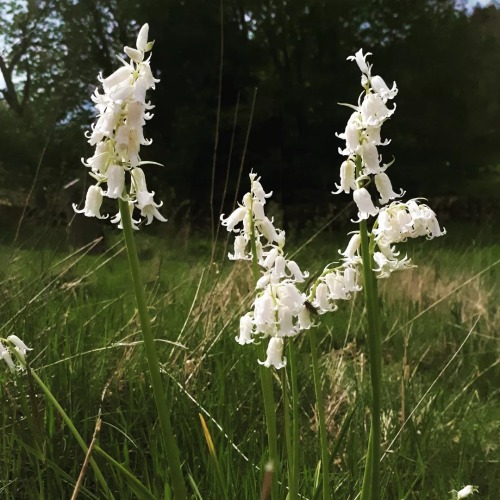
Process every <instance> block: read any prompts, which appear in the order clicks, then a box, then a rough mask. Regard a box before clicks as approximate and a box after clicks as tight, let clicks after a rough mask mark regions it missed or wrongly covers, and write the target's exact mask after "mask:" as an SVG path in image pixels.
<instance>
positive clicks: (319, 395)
mask: <svg viewBox="0 0 500 500" xmlns="http://www.w3.org/2000/svg"><path fill="white" fill-rule="evenodd" d="M307 335H308V337H309V343H310V344H311V361H312V370H313V379H314V393H315V396H316V405H317V410H318V422H319V438H320V445H321V470H322V473H323V474H322V476H323V500H329V499H330V471H329V469H330V456H329V454H328V440H327V435H326V423H325V410H324V406H323V391H322V390H321V377H320V373H319V362H318V345H317V342H316V332H315V330H314V329H311V330H309V331H308V332H307Z"/></svg>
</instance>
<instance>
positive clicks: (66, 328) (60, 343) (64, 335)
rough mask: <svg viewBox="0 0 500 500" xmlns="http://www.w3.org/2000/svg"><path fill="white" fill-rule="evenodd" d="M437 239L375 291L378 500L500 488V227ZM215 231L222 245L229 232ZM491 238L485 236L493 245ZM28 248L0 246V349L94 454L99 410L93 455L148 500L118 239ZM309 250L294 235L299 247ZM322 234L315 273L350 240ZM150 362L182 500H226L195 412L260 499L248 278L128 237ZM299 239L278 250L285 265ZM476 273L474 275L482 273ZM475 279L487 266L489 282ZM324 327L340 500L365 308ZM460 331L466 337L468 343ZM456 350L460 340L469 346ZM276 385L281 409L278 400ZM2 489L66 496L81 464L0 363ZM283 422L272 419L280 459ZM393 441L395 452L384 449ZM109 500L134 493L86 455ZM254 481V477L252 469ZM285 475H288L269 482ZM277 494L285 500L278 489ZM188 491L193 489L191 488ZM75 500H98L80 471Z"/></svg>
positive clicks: (348, 461) (233, 489) (163, 240)
mask: <svg viewBox="0 0 500 500" xmlns="http://www.w3.org/2000/svg"><path fill="white" fill-rule="evenodd" d="M448 231H449V235H448V236H446V237H445V238H441V239H439V240H435V241H431V242H425V241H419V242H412V244H411V245H410V244H409V245H408V248H407V251H408V253H409V255H411V256H412V257H413V259H414V262H415V263H416V264H418V266H419V267H418V268H417V269H414V270H412V271H407V272H404V273H401V274H398V275H393V276H392V277H391V278H390V279H389V280H385V281H384V282H383V283H381V287H380V290H381V303H380V307H381V311H382V316H383V324H384V335H383V339H384V341H383V361H384V363H383V377H384V382H383V404H382V408H383V426H382V427H383V432H382V443H383V452H386V453H385V455H384V458H383V461H382V471H383V476H382V477H383V484H382V491H383V497H384V498H388V499H402V498H408V499H412V498H419V499H426V498H429V499H435V498H439V499H441V498H451V494H450V493H449V492H450V490H452V489H460V488H461V487H462V486H464V485H465V484H474V485H477V486H478V487H479V494H478V495H477V498H491V499H493V498H495V495H496V493H495V492H498V491H499V490H500V478H499V475H498V474H497V473H496V472H497V471H498V461H499V459H500V454H499V448H498V433H499V431H500V429H499V427H500V424H499V422H500V410H499V405H498V387H499V383H498V382H499V378H498V375H499V371H498V364H497V363H498V354H497V353H498V341H499V337H498V324H499V319H500V309H499V306H498V304H500V292H499V290H498V282H499V274H500V266H498V265H496V266H494V267H491V268H490V269H488V270H486V269H487V268H488V266H491V265H492V264H493V263H494V262H497V261H498V260H499V259H500V245H499V244H498V243H495V241H498V232H497V233H496V234H495V233H494V232H492V231H484V230H483V231H480V230H479V229H478V228H474V227H465V226H462V227H449V228H448ZM223 236H224V237H225V235H223ZM495 238H496V239H495ZM63 239H64V238H63V235H62V234H61V235H58V234H57V230H54V233H53V238H52V239H50V238H46V240H48V241H42V242H40V241H41V240H36V238H35V237H34V236H33V237H31V238H30V239H28V237H27V236H25V237H24V239H21V242H18V244H17V245H16V247H15V248H14V249H13V248H12V247H11V246H10V245H8V244H6V243H5V244H3V245H2V246H0V257H1V259H2V260H1V261H2V262H3V263H4V264H3V266H2V269H1V274H0V276H1V281H2V301H1V303H0V324H1V325H2V326H1V327H0V328H1V333H0V336H1V337H7V336H8V335H10V334H12V333H15V334H16V335H18V336H19V337H21V338H22V339H23V340H24V341H25V342H26V343H27V344H28V345H29V346H30V347H33V349H34V350H33V351H32V352H31V353H30V354H29V356H28V360H29V362H30V364H31V366H32V368H33V369H34V370H35V371H36V372H37V374H38V375H39V376H40V377H41V378H42V379H43V380H44V381H45V383H46V384H47V385H48V386H49V387H50V389H51V390H52V392H53V394H54V395H55V396H56V398H57V399H58V401H59V402H60V403H61V405H62V406H63V408H64V409H65V410H66V412H67V413H68V414H69V415H70V417H71V419H72V420H73V423H74V424H75V425H76V427H77V428H78V430H79V432H80V433H81V435H82V436H83V437H84V439H85V441H86V442H87V443H90V440H91V438H92V435H93V432H94V426H95V423H96V419H97V416H98V413H99V410H100V409H101V412H102V419H103V423H102V428H101V431H100V434H99V446H100V447H101V448H102V449H103V450H104V451H105V452H107V453H108V454H109V455H111V456H112V457H113V458H114V459H115V460H116V461H117V462H119V463H120V464H122V465H123V466H124V467H126V468H127V469H129V470H130V471H132V473H133V474H134V475H135V476H136V477H137V478H138V479H139V480H140V481H141V482H142V483H143V484H145V485H146V486H147V487H148V488H149V489H150V490H151V492H152V493H153V496H154V497H155V498H169V496H168V495H169V493H168V492H165V491H164V490H163V488H164V486H163V485H164V484H165V479H168V477H167V476H166V471H167V467H166V464H165V463H163V462H162V459H161V457H162V454H161V452H160V451H159V450H158V446H159V443H160V442H161V440H160V439H159V432H160V429H159V426H158V422H157V419H156V410H155V405H154V400H153V394H152V392H151V390H150V388H149V383H148V378H147V366H146V361H145V359H144V356H143V353H142V346H141V338H142V337H141V335H140V331H139V328H140V326H139V322H138V318H137V313H136V309H135V297H134V292H133V288H132V286H131V284H130V280H129V276H128V264H127V260H126V255H125V252H124V251H123V249H122V245H121V244H120V233H119V232H118V231H113V232H112V233H111V232H110V233H106V245H105V246H106V250H105V251H104V250H101V253H86V251H85V250H80V251H75V252H73V253H71V254H70V252H69V251H68V247H67V246H66V245H65V244H61V245H60V246H59V247H58V246H57V245H56V243H55V242H60V241H63ZM304 239H305V238H304ZM345 241H346V237H345V236H342V237H341V238H339V241H336V239H335V238H334V237H333V236H329V235H322V236H320V237H319V238H317V239H316V240H314V241H313V242H312V243H310V244H309V245H307V246H306V247H305V248H304V249H302V250H301V251H300V252H299V253H298V255H296V256H295V257H294V258H295V259H296V260H297V261H298V262H299V263H300V265H301V267H302V268H305V269H309V270H310V271H311V273H312V274H313V273H315V272H318V271H320V270H321V269H322V267H323V266H324V264H326V263H327V262H329V261H333V260H335V259H337V258H338V253H337V249H338V248H340V247H342V246H343V245H344V244H345ZM137 242H138V246H139V252H140V256H142V262H143V266H144V278H145V281H146V283H147V291H148V294H149V304H150V308H151V317H152V320H153V322H152V326H153V330H154V332H155V335H156V336H157V338H158V341H157V342H158V350H159V358H160V360H161V363H162V366H163V368H164V374H165V382H166V383H167V384H168V392H169V395H170V397H171V398H172V399H173V401H174V403H173V405H172V407H173V409H174V410H173V415H172V424H173V428H174V430H175V432H176V435H177V439H178V442H179V447H180V452H181V460H182V461H183V470H184V472H185V475H186V477H188V476H189V480H188V491H189V492H190V495H192V498H203V499H219V498H222V491H221V488H222V487H221V486H220V479H219V478H218V476H217V471H216V468H215V465H214V461H213V460H212V459H211V457H210V455H209V452H208V448H207V444H206V441H205V437H204V434H203V430H202V427H201V425H200V419H199V416H198V414H199V413H202V414H203V415H204V418H205V421H206V422H207V426H208V429H209V432H210V434H211V436H212V439H213V441H214V445H215V450H216V452H217V455H218V461H219V464H220V469H221V477H222V479H223V481H224V482H225V484H224V488H225V489H226V490H227V492H228V495H229V498H238V499H239V498H241V499H254V498H258V497H259V491H260V487H261V482H262V473H261V469H262V468H263V466H264V464H265V458H266V433H265V422H264V413H263V404H262V396H261V391H260V381H259V375H258V365H257V361H256V358H257V356H258V355H257V349H256V348H255V347H254V346H244V347H242V346H239V345H238V344H237V343H236V342H235V341H234V338H235V336H236V335H237V329H238V319H239V315H240V314H241V313H242V312H245V311H246V310H247V308H248V306H249V304H250V302H251V299H250V297H249V291H250V289H251V278H250V270H249V268H248V267H247V266H246V265H245V264H244V263H237V264H234V263H230V262H228V261H227V260H226V259H225V258H224V257H223V256H222V248H219V251H218V255H219V257H217V258H216V259H215V261H214V262H213V263H212V264H211V265H209V258H210V242H209V241H207V240H205V239H204V238H203V237H202V236H200V235H193V236H191V237H190V238H188V239H182V238H180V237H179V238H171V237H168V238H167V237H165V236H154V235H150V234H148V231H147V230H142V231H140V232H139V233H138V234H137ZM300 244H301V242H299V241H296V242H291V241H290V242H289V243H288V244H287V250H288V252H289V253H290V254H291V253H293V251H294V248H298V247H299V246H300ZM484 270H486V271H484ZM483 271H484V272H483ZM322 319H323V321H322V323H321V325H320V326H319V327H318V332H317V333H318V339H319V341H320V350H321V353H322V356H321V359H320V361H321V366H322V370H323V373H324V386H323V390H324V394H325V401H324V405H325V411H326V419H327V427H328V430H329V433H330V436H329V440H330V451H332V452H335V453H334V455H333V456H332V457H331V460H332V464H333V465H332V470H333V475H332V484H333V486H332V488H333V490H334V498H336V499H354V498H355V497H356V494H357V493H358V492H359V490H360V486H361V482H362V477H363V470H362V467H363V461H364V453H365V450H366V444H367V432H368V426H369V414H368V413H367V412H368V401H367V398H368V397H369V380H368V373H367V363H366V357H365V355H364V354H363V353H364V352H365V345H364V344H365V339H364V333H365V328H366V322H365V317H364V313H363V297H362V294H358V296H357V297H356V298H355V300H353V301H350V302H347V303H345V304H343V305H342V306H341V307H340V308H339V310H338V311H337V312H335V313H333V314H330V315H328V316H325V317H323V318H322ZM469 334H470V335H469ZM465 339H467V340H466V342H465V343H464V340H465ZM306 340H307V339H306V338H305V337H303V338H302V337H299V338H297V339H296V345H297V358H298V359H297V361H298V367H299V373H298V381H299V384H298V386H299V389H300V419H301V422H300V432H301V447H300V452H301V453H300V459H301V463H300V471H301V477H300V484H299V489H300V493H301V494H302V495H304V497H305V498H312V497H313V491H314V481H315V471H316V467H317V465H318V461H319V445H318V428H317V412H316V409H315V405H316V402H315V400H314V388H313V380H312V373H311V367H310V354H309V343H308V342H307V341H306ZM278 386H279V382H278V379H276V380H275V389H276V398H277V400H279V399H280V398H281V393H280V390H279V387H278ZM0 397H1V400H2V405H1V407H0V412H1V413H0V418H1V421H0V426H1V429H2V432H1V440H2V443H1V451H0V495H1V497H2V498H5V499H7V500H10V499H16V500H17V499H20V498H41V499H44V498H45V499H54V498H69V497H70V496H71V493H72V491H73V487H74V483H75V481H76V479H77V477H78V474H79V472H80V469H81V465H82V462H83V459H84V455H83V452H82V451H81V449H80V448H79V446H78V445H77V443H76V442H75V440H74V439H73V437H72V436H71V434H70V433H69V431H68V429H67V428H66V427H65V425H64V423H63V421H62V420H61V418H60V416H59V415H58V414H56V413H55V412H54V409H53V408H52V407H51V406H50V405H48V404H47V403H46V401H45V400H44V398H43V397H42V395H41V392H40V390H39V389H38V388H37V387H36V386H34V385H33V383H32V381H30V379H29V378H28V377H26V376H25V375H23V374H21V375H19V376H12V375H11V374H10V373H9V372H8V370H7V367H6V366H5V365H4V364H3V365H0ZM283 420H284V416H283V412H282V409H281V410H280V411H279V412H278V428H279V430H280V435H281V438H280V441H281V443H282V448H283V449H282V453H283V456H285V446H284V438H283ZM389 446H390V448H389ZM93 456H94V458H95V459H96V460H97V462H98V463H99V465H100V468H101V470H102V471H103V473H104V475H105V477H106V480H107V482H108V484H109V486H110V487H111V489H112V490H113V492H114V493H115V496H116V498H120V499H121V498H135V496H134V494H133V492H132V489H131V487H130V485H129V483H128V482H127V480H126V478H125V477H124V476H123V475H122V474H120V472H119V471H118V470H117V468H116V467H114V466H113V465H112V464H110V462H108V461H107V460H106V459H105V458H103V456H101V455H100V454H98V452H97V451H96V450H94V454H93ZM259 469H260V470H259ZM278 477H279V478H280V479H283V480H285V479H286V473H285V470H284V469H283V470H280V471H278ZM280 488H281V490H280V491H281V498H285V496H286V492H285V490H284V487H280ZM197 492H199V493H197ZM80 497H81V498H102V492H101V490H100V487H99V485H98V483H97V482H96V479H95V477H94V475H93V472H92V470H91V469H89V470H88V471H87V473H86V477H85V481H84V486H83V489H82V491H81V492H80Z"/></svg>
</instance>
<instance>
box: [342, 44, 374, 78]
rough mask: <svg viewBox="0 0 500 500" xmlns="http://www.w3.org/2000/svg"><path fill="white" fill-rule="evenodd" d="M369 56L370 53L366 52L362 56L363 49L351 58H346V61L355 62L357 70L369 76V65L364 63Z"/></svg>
mask: <svg viewBox="0 0 500 500" xmlns="http://www.w3.org/2000/svg"><path fill="white" fill-rule="evenodd" d="M370 55H371V52H367V53H366V54H364V55H363V49H359V50H358V51H357V52H356V54H354V55H353V56H349V57H348V58H347V60H348V61H356V64H357V65H358V68H359V69H360V70H361V73H364V74H365V75H370V70H371V65H370V64H368V63H367V62H366V58H367V57H368V56H370Z"/></svg>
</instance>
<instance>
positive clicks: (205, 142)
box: [0, 0, 500, 207]
mask: <svg viewBox="0 0 500 500" xmlns="http://www.w3.org/2000/svg"><path fill="white" fill-rule="evenodd" d="M1 8H2V10H3V11H2V16H1V19H2V20H1V21H0V39H1V41H2V43H3V50H2V52H1V54H0V71H1V73H2V75H3V78H4V80H5V85H4V88H3V89H2V91H1V92H2V100H1V101H0V121H1V123H0V125H1V128H0V130H1V132H0V133H1V134H2V142H5V141H6V138H8V137H10V138H11V139H12V135H13V133H12V130H16V131H19V136H24V139H21V138H18V140H11V139H9V141H10V144H9V147H8V148H7V150H8V151H7V152H5V151H4V152H3V153H2V156H1V157H0V161H1V162H2V163H3V167H4V169H5V168H8V167H10V165H11V164H12V162H13V161H14V159H13V158H14V157H15V153H16V147H18V148H19V151H18V153H19V157H20V158H21V163H22V164H25V165H26V166H27V167H29V166H32V164H33V161H34V159H33V157H34V156H36V154H34V153H33V151H38V150H40V149H41V144H42V142H43V140H45V139H44V138H46V137H47V136H48V135H49V134H52V135H51V138H50V141H49V144H50V147H49V155H48V157H47V158H48V159H47V163H49V164H50V165H51V166H52V170H50V169H48V170H47V171H48V172H52V173H51V174H50V175H54V172H57V173H58V174H59V175H62V176H63V177H65V178H67V179H68V180H69V179H71V178H72V177H74V176H78V175H80V166H79V158H80V157H82V156H85V155H86V154H88V150H87V148H86V144H85V139H84V137H83V135H81V134H82V130H83V128H85V127H88V125H87V124H89V123H90V122H91V118H90V116H91V114H92V112H93V110H92V106H91V103H90V100H89V96H90V94H91V93H92V91H93V89H94V87H95V86H96V84H97V81H96V75H97V74H98V72H99V71H102V73H103V74H104V75H107V74H110V73H111V72H112V71H113V69H114V68H115V67H116V61H115V56H116V55H117V54H118V53H119V52H120V50H121V48H122V47H123V45H126V44H129V45H130V44H131V43H133V40H134V36H135V33H136V31H137V29H138V27H139V26H140V25H141V24H142V23H143V22H149V24H150V27H151V34H152V37H153V38H155V39H156V44H157V49H156V50H155V59H154V63H153V68H154V70H155V72H156V75H157V76H159V78H161V80H162V81H161V84H160V85H159V86H158V89H157V91H156V92H155V93H154V94H153V95H152V97H151V98H152V100H153V102H154V104H155V106H156V108H155V113H156V117H155V118H154V119H153V120H152V121H151V122H150V123H148V133H149V134H150V135H151V136H152V137H153V139H154V146H153V147H152V148H150V150H151V152H149V151H148V155H149V154H151V156H152V158H151V159H154V160H156V161H161V162H163V163H164V164H165V165H166V168H165V169H163V170H158V171H157V172H156V173H157V182H158V183H160V184H162V183H163V184H166V185H170V186H175V190H176V196H177V197H178V198H179V199H189V200H191V201H192V202H193V205H194V206H198V207H202V206H205V204H206V200H207V199H208V196H209V192H208V186H209V185H210V181H211V176H212V154H213V150H214V143H215V137H216V123H217V117H219V120H218V130H217V132H218V150H217V162H216V171H215V175H216V179H217V181H219V180H220V181H222V180H223V179H224V177H225V172H226V168H227V166H228V164H231V165H232V167H233V168H236V166H237V165H239V162H240V158H241V155H242V151H243V145H244V142H245V136H246V127H247V125H248V122H249V119H250V115H251V109H252V101H253V97H254V93H255V89H258V90H257V99H256V104H255V112H254V114H253V122H252V125H251V134H250V142H249V147H248V151H247V157H246V158H247V159H246V165H247V168H251V167H253V168H255V169H256V170H258V171H259V172H262V173H265V175H266V176H267V177H268V178H269V182H270V183H271V184H273V185H276V186H277V191H279V192H280V193H282V196H281V201H282V203H284V204H285V205H292V204H295V205H297V204H300V203H301V202H304V203H307V202H308V201H310V200H311V199H314V200H316V202H317V203H318V204H321V203H325V204H326V203H327V202H328V201H329V198H328V192H329V191H328V190H325V189H324V186H325V185H326V186H333V182H334V181H335V180H337V177H338V164H339V162H340V158H339V157H338V155H337V148H338V147H339V146H340V145H341V144H340V141H339V140H338V139H337V138H336V137H335V132H340V131H342V129H343V128H344V126H345V122H346V120H347V116H348V111H346V109H345V108H342V107H340V106H338V104H337V102H356V99H357V96H358V93H359V90H360V89H359V88H358V87H357V85H358V84H359V82H358V76H357V69H356V68H354V67H353V64H352V63H348V62H346V60H345V59H346V56H347V55H350V54H352V53H354V52H355V51H356V50H357V49H358V48H359V47H363V48H364V49H365V50H368V51H370V52H373V53H374V56H373V62H374V63H375V64H376V68H377V71H378V72H380V74H383V75H384V77H386V78H387V79H388V80H391V81H392V80H396V81H397V83H398V86H399V88H400V93H399V95H398V98H397V103H398V111H397V113H396V115H395V116H394V118H393V120H392V122H391V123H390V124H389V125H388V127H387V129H388V131H387V134H388V136H389V137H391V138H392V140H393V142H392V144H391V146H389V148H386V149H387V151H390V152H389V153H388V154H394V155H395V156H396V158H397V165H398V166H397V167H395V170H394V173H395V175H396V176H397V175H399V176H400V178H403V177H404V178H405V179H409V180H410V181H413V180H414V182H415V184H414V188H413V191H414V192H413V193H411V194H418V193H419V192H420V190H424V189H425V190H426V191H429V189H430V190H432V191H433V192H434V193H435V194H450V193H454V192H458V190H459V189H460V187H461V185H462V184H463V183H464V182H467V181H468V180H469V179H471V178H475V177H476V178H477V177H478V176H479V175H483V174H482V172H484V171H485V170H484V169H485V167H491V166H495V165H498V163H499V157H500V151H499V148H498V139H497V138H498V137H499V135H500V130H499V128H500V125H499V122H498V119H497V117H498V116H499V114H500V109H499V108H500V102H499V99H500V98H499V95H498V91H497V89H498V83H499V73H500V69H499V68H500V60H499V59H500V35H499V33H500V11H499V10H497V9H496V8H495V7H489V8H484V9H479V8H477V9H476V10H475V11H474V12H472V13H466V12H464V11H460V10H457V7H456V3H455V2H454V1H452V0H375V1H367V0H354V1H352V0H338V1H335V2H332V1H330V0H308V1H306V2H304V1H302V0H279V1H278V0H221V1H220V2H217V1H213V0H189V1H187V0H170V1H169V2H164V1H161V0H145V1H142V2H138V1H137V0H125V1H120V2H118V0H60V1H59V0H58V1H56V0H29V1H27V2H19V1H17V2H16V1H10V2H4V3H3V4H2V7H1ZM221 40H222V41H223V43H222V45H221ZM221 58H222V60H221ZM221 61H222V80H221V81H220V79H219V76H220V75H219V72H220V64H221ZM219 84H220V85H221V95H220V114H218V105H219ZM6 123H11V126H9V127H6V126H5V124H6ZM14 123H15V126H12V124H14ZM234 124H236V126H234ZM15 135H16V136H17V132H16V134H15ZM26 138H30V141H31V143H32V145H33V147H32V151H31V152H30V153H29V154H28V153H27V152H26V148H25V147H24V146H23V144H24V142H25V140H26ZM42 139H43V140H42ZM7 153H8V154H7ZM384 153H385V152H384ZM21 166H22V165H21ZM82 173H83V172H82ZM50 175H49V176H48V177H50ZM236 177H237V176H236V173H234V175H233V176H231V179H233V178H234V179H235V178H236ZM396 178H397V177H396ZM417 179H424V183H427V185H423V184H422V182H421V181H420V184H417ZM405 184H407V182H405Z"/></svg>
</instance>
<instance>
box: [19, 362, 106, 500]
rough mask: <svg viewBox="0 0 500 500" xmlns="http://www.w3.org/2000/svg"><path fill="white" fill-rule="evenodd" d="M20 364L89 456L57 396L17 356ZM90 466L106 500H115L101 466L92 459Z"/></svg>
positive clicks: (86, 447) (85, 445) (87, 448)
mask: <svg viewBox="0 0 500 500" xmlns="http://www.w3.org/2000/svg"><path fill="white" fill-rule="evenodd" d="M17 358H18V360H19V362H20V363H21V365H22V366H23V367H25V368H26V370H27V371H28V372H29V375H28V376H29V377H31V378H32V379H33V380H34V381H35V382H36V383H37V384H38V386H39V387H40V389H41V390H42V392H43V393H44V394H45V397H46V398H47V399H48V400H49V402H50V404H51V405H52V406H53V407H54V408H55V409H56V411H57V412H58V413H59V415H61V418H62V419H63V420H64V422H65V424H66V425H67V426H68V429H69V430H70V432H71V434H73V437H74V438H75V439H76V441H77V443H78V444H79V445H80V448H81V449H82V451H83V452H84V453H85V455H86V456H87V455H88V452H89V447H88V446H87V444H86V443H85V441H84V440H83V438H82V436H81V435H80V433H79V432H78V429H77V428H76V427H75V425H74V424H73V421H72V420H71V418H69V416H68V414H67V413H66V412H65V411H64V409H63V407H62V406H61V405H60V404H59V402H58V401H57V399H56V398H55V396H54V395H53V394H52V392H51V390H50V389H49V388H48V387H47V386H46V385H45V383H44V382H43V380H42V379H41V378H40V377H39V376H38V375H37V374H36V373H35V372H34V371H33V370H32V369H31V368H30V366H29V365H27V364H26V363H25V362H24V360H23V358H22V357H21V356H19V355H18V356H17ZM90 466H91V467H92V470H93V471H94V474H95V475H96V478H97V480H98V482H99V483H100V485H101V487H102V489H103V490H104V492H105V494H106V498H110V499H114V496H113V494H112V493H111V490H110V489H109V487H108V484H107V482H106V479H105V478H104V475H103V473H102V472H101V470H100V469H99V466H98V465H97V462H96V461H95V460H94V459H93V458H92V457H90Z"/></svg>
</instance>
